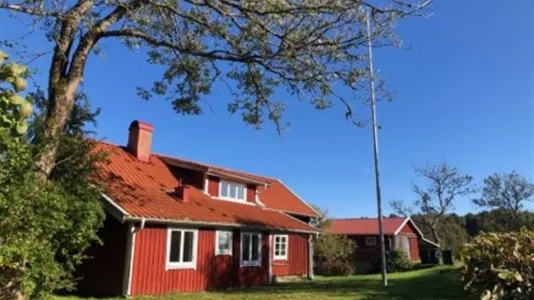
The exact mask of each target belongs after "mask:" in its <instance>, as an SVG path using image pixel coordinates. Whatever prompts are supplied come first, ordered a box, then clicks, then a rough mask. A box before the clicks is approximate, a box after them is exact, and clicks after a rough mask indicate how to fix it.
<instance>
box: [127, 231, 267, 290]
mask: <svg viewBox="0 0 534 300" xmlns="http://www.w3.org/2000/svg"><path fill="white" fill-rule="evenodd" d="M233 237H234V238H233V255H232V256H228V255H227V256H215V230H214V229H199V230H198V247H197V266H196V269H182V270H168V271H166V270H165V261H166V257H165V256H166V247H167V244H166V242H167V228H166V227H156V226H150V227H146V228H145V229H143V230H141V231H139V232H138V233H137V234H136V241H135V257H134V268H133V275H132V277H133V278H132V287H131V295H132V296H135V295H146V294H152V295H158V294H165V293H170V292H199V291H205V290H209V289H214V288H224V287H232V286H249V285H258V284H265V283H268V281H269V250H268V249H269V235H268V234H267V233H262V266H261V267H244V268H240V267H239V257H240V250H241V247H240V233H239V231H238V230H235V231H234V234H233Z"/></svg>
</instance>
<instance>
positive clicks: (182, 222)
mask: <svg viewBox="0 0 534 300" xmlns="http://www.w3.org/2000/svg"><path fill="white" fill-rule="evenodd" d="M124 221H125V222H141V224H144V223H143V222H145V223H146V222H149V223H154V224H167V225H186V226H199V225H200V226H208V227H227V228H247V229H257V230H265V229H268V230H269V231H273V232H294V233H307V234H314V233H317V232H318V231H315V230H301V229H290V228H276V227H268V226H253V225H242V224H235V223H217V222H203V221H186V220H174V219H158V218H142V217H131V216H126V217H125V218H124Z"/></svg>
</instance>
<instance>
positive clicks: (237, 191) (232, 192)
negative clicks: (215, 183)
mask: <svg viewBox="0 0 534 300" xmlns="http://www.w3.org/2000/svg"><path fill="white" fill-rule="evenodd" d="M245 190H246V187H245V186H244V185H242V184H239V183H234V182H228V181H221V183H220V184H219V197H220V198H223V199H227V200H236V201H245Z"/></svg>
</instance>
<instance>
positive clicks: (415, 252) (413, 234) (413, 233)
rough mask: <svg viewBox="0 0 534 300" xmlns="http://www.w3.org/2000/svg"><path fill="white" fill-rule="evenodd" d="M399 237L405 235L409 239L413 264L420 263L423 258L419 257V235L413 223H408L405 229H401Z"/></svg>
mask: <svg viewBox="0 0 534 300" xmlns="http://www.w3.org/2000/svg"><path fill="white" fill-rule="evenodd" d="M399 235H404V236H407V237H408V240H409V242H410V259H411V260H412V261H413V262H416V261H420V260H421V257H420V255H419V244H418V242H417V239H418V238H419V237H418V234H417V230H416V229H415V227H414V226H413V225H412V223H411V222H408V223H406V225H404V227H402V228H401V230H400V233H399Z"/></svg>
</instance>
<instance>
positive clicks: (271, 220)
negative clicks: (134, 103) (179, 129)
mask: <svg viewBox="0 0 534 300" xmlns="http://www.w3.org/2000/svg"><path fill="white" fill-rule="evenodd" d="M129 130H130V134H129V139H128V146H127V147H121V146H117V145H112V144H108V143H100V144H99V145H98V147H97V151H105V152H107V153H108V163H106V164H103V165H102V166H101V172H100V176H99V178H98V183H100V184H102V185H103V186H104V188H105V193H104V194H103V195H102V197H103V200H104V203H105V207H106V211H107V213H108V218H106V221H105V225H104V227H103V228H102V230H101V232H100V237H101V238H102V240H103V245H94V246H93V247H91V249H89V251H88V254H89V256H90V257H91V259H88V260H87V261H85V263H84V264H83V265H82V266H81V267H80V268H79V270H78V271H77V276H78V278H79V279H80V280H79V283H78V289H79V291H80V292H82V293H90V294H93V295H94V294H100V295H102V294H107V295H123V296H134V295H145V294H152V295H154V294H164V293H169V292H198V291H204V290H209V289H215V288H230V287H241V286H251V285H260V284H266V283H269V282H270V281H271V280H272V278H273V277H274V276H289V275H298V276H307V277H310V278H311V277H312V276H313V274H312V270H313V268H312V251H313V250H312V244H311V237H312V235H314V234H316V233H317V231H316V229H314V228H313V227H312V226H310V225H309V222H310V220H311V219H312V218H315V217H316V216H317V212H316V211H315V210H313V209H312V208H311V207H310V206H309V205H307V204H306V203H305V202H304V201H303V200H301V199H300V198H299V197H298V196H297V195H296V194H294V193H293V192H292V191H291V190H290V189H289V188H288V187H287V186H286V185H284V183H282V182H281V181H280V180H278V179H274V178H269V177H264V176H257V175H252V174H247V173H243V172H238V171H234V170H229V169H225V168H221V167H216V166H212V165H207V164H203V163H198V162H192V161H188V160H183V159H178V158H174V157H169V156H164V155H159V154H155V153H152V152H151V139H152V134H153V128H152V127H151V126H150V125H149V124H146V123H143V122H139V121H134V122H132V124H131V125H130V129H129ZM177 142H180V141H177Z"/></svg>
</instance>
